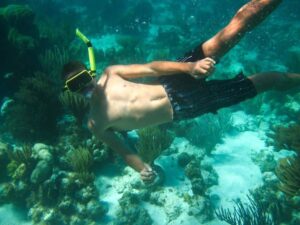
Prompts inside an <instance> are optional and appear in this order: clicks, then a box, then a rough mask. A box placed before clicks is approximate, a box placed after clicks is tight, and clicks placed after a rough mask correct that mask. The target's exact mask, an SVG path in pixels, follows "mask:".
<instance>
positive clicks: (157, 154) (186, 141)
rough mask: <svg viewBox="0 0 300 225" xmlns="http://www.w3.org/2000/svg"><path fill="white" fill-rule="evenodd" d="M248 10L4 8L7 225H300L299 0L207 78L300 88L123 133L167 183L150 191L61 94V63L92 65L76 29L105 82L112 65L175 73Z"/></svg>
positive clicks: (63, 4)
mask: <svg viewBox="0 0 300 225" xmlns="http://www.w3.org/2000/svg"><path fill="white" fill-rule="evenodd" d="M269 1H270V2H279V1H276V0H269ZM256 2H268V1H265V0H262V1H260V0H257V1H256ZM246 3H248V1H244V0H236V1H228V0H220V1H217V0H211V1H204V0H188V1H185V2H183V1H178V0H172V1H171V0H165V1H162V2H161V1H157V0H152V1H150V0H138V1H133V0H102V1H96V0H90V1H82V0H73V1H70V0H65V1H62V0H51V1H44V0H22V1H21V0H14V1H6V0H4V1H1V2H0V61H1V63H0V106H1V113H0V225H14V224H18V225H25V224H26V225H31V224H32V225H33V224H38V225H44V224H47V225H91V224H95V225H140V224H143V225H150V224H152V225H179V224H180V225H198V224H199V225H226V224H231V225H263V224H267V225H271V224H274V225H277V224H278V225H279V224H281V225H287V224H289V225H299V224H300V212H299V209H300V182H299V180H300V173H299V168H300V158H299V154H300V147H299V146H300V144H299V135H300V122H299V118H300V114H299V110H300V94H299V88H298V87H297V85H296V84H297V76H298V75H297V73H298V74H300V47H299V46H300V39H299V37H300V23H299V21H300V2H299V0H289V1H282V2H281V4H279V5H278V7H276V9H272V10H271V11H272V12H271V13H270V14H269V15H268V16H266V18H265V19H264V20H263V21H262V22H260V23H259V24H256V26H255V27H254V28H253V29H251V30H249V32H247V33H246V34H245V35H244V36H243V37H242V38H241V40H240V41H239V42H238V43H236V45H235V46H234V47H233V48H232V49H230V51H229V52H228V53H227V54H225V55H224V56H223V57H222V58H221V59H220V60H218V63H217V64H216V68H215V71H214V73H212V75H211V76H210V77H209V78H208V79H209V80H214V79H222V80H224V79H230V78H233V77H235V76H236V75H237V74H239V73H241V72H243V73H244V74H245V75H246V76H251V75H253V74H256V73H260V72H266V71H277V72H289V73H294V76H295V77H296V78H295V79H294V80H293V81H292V83H290V84H289V85H290V86H292V84H295V85H294V86H295V87H294V88H292V89H290V90H286V91H282V92H275V91H270V92H266V93H263V94H260V95H258V96H256V97H255V98H253V99H249V100H247V101H244V102H241V103H239V104H236V105H233V106H230V107H227V108H223V109H220V110H218V112H217V113H208V114H205V115H201V116H198V117H196V118H193V119H189V120H183V121H180V122H174V123H168V124H165V125H161V126H154V127H150V128H149V127H148V128H145V129H137V130H132V131H130V132H127V134H125V133H118V134H117V135H119V136H120V138H122V139H124V145H128V146H130V148H132V150H133V152H136V153H137V154H138V155H139V156H140V157H141V158H142V159H143V160H144V161H147V162H149V163H150V164H151V166H152V167H153V168H154V170H155V171H156V172H157V174H158V175H157V177H156V179H155V180H154V181H153V182H152V183H150V184H147V183H144V182H142V181H141V179H140V175H139V173H138V172H136V171H134V170H133V169H132V168H130V167H129V166H128V165H126V164H125V163H124V160H122V158H121V157H120V156H118V155H117V154H116V153H114V151H113V150H112V149H110V147H109V146H107V145H106V144H105V143H102V142H101V141H100V140H98V139H97V138H96V137H94V136H93V135H92V134H91V132H90V131H89V130H88V128H87V126H86V123H87V115H88V110H89V106H88V103H87V101H86V100H85V99H84V98H82V96H80V95H75V94H70V93H68V92H64V93H63V92H62V88H63V86H64V84H63V81H62V78H61V71H62V67H63V65H64V64H65V63H67V62H68V61H71V60H79V61H82V62H84V63H85V64H86V65H88V66H89V58H88V51H87V47H86V45H85V44H84V43H83V42H82V41H81V40H80V39H79V38H78V37H76V35H75V29H76V28H78V29H80V30H81V31H82V33H83V34H84V35H86V36H87V37H88V38H89V39H90V41H91V42H92V44H93V48H94V52H95V59H96V65H97V78H100V77H101V73H102V71H104V70H105V68H106V67H108V66H111V65H119V64H122V65H123V64H143V63H147V62H151V61H158V60H160V61H175V60H176V59H177V58H179V57H182V56H184V54H185V53H186V52H189V51H191V50H192V49H193V48H195V47H196V46H198V45H199V44H200V43H203V42H205V41H206V40H208V39H210V38H211V37H213V36H214V35H215V34H216V33H217V32H219V31H220V30H222V29H223V28H224V27H225V26H226V25H227V24H228V23H229V22H230V20H231V19H232V18H233V16H234V15H235V13H236V12H237V11H238V10H239V9H240V8H241V7H242V6H243V5H244V4H246ZM272 4H273V3H272ZM299 76H300V75H299ZM298 81H299V78H298ZM132 82H143V83H148V84H153V83H154V82H155V80H153V79H137V80H133V81H132ZM274 82H275V81H274ZM200 98H201V96H199V99H200Z"/></svg>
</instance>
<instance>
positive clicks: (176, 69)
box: [105, 58, 215, 79]
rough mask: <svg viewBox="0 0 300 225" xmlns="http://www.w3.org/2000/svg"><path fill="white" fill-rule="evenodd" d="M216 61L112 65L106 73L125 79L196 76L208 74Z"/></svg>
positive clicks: (206, 59) (207, 59)
mask: <svg viewBox="0 0 300 225" xmlns="http://www.w3.org/2000/svg"><path fill="white" fill-rule="evenodd" d="M214 65H215V61H214V60H213V59H211V58H205V59H202V60H199V61H197V62H171V61H153V62H150V63H147V64H132V65H116V66H110V67H108V68H107V69H106V71H105V73H106V74H108V75H114V74H116V75H119V76H121V77H123V78H125V79H132V78H139V77H151V76H152V77H157V76H162V75H173V74H183V76H184V74H190V75H191V76H193V77H195V78H201V77H205V76H208V75H209V74H211V72H212V71H213V69H214Z"/></svg>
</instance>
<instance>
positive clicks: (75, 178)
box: [0, 143, 107, 225]
mask: <svg viewBox="0 0 300 225" xmlns="http://www.w3.org/2000/svg"><path fill="white" fill-rule="evenodd" d="M86 151H88V150H86V149H84V148H81V149H77V151H75V153H77V154H74V155H71V156H70V157H71V158H72V157H73V158H72V160H73V162H72V165H73V167H72V168H71V167H70V166H69V168H66V169H65V170H64V169H62V168H61V165H62V164H61V163H60V161H59V160H58V158H57V153H58V152H59V151H58V149H57V148H54V147H52V146H48V145H45V144H41V143H37V144H35V145H34V146H33V147H32V148H31V147H29V146H24V147H23V148H15V149H13V150H8V151H7V152H8V158H9V163H8V165H7V170H8V173H9V178H10V179H9V180H7V181H5V182H4V183H3V188H1V189H0V203H8V202H9V203H14V204H15V205H19V206H21V207H22V208H26V209H28V215H29V218H31V219H32V221H33V223H34V224H42V223H46V224H53V225H54V224H78V223H79V222H80V224H84V225H85V224H93V223H95V221H96V220H99V219H101V218H102V217H103V215H104V214H105V213H106V212H107V208H106V207H105V205H104V204H103V203H102V202H99V200H98V197H99V193H98V190H97V189H96V187H95V185H94V184H93V181H94V176H90V174H92V171H91V167H90V165H92V162H93V158H92V155H91V154H90V153H87V152H86ZM76 157H82V158H76ZM60 158H66V156H60ZM71 170H74V171H75V172H74V171H71ZM80 173H81V175H78V174H80ZM84 173H89V175H88V176H86V175H85V174H84ZM86 177H88V178H89V179H86Z"/></svg>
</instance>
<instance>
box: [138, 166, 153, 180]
mask: <svg viewBox="0 0 300 225" xmlns="http://www.w3.org/2000/svg"><path fill="white" fill-rule="evenodd" d="M140 176H141V179H142V180H143V181H144V182H151V181H153V180H154V178H155V176H156V172H155V171H154V170H153V169H152V168H151V167H150V166H149V165H147V164H145V168H144V169H143V170H142V171H141V172H140Z"/></svg>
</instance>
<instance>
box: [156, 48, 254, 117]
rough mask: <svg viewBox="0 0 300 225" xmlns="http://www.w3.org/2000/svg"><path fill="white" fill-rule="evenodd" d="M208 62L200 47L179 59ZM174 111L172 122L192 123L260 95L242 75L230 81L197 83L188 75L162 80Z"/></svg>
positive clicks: (203, 80)
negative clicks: (183, 121)
mask: <svg viewBox="0 0 300 225" xmlns="http://www.w3.org/2000/svg"><path fill="white" fill-rule="evenodd" d="M203 58H205V56H204V54H203V51H202V48H201V45H200V46H198V47H196V48H195V49H194V50H193V51H191V52H189V53H187V54H186V55H185V57H183V58H180V59H178V60H177V61H180V62H195V61H197V60H200V59H203ZM159 81H160V83H161V84H162V85H163V86H164V88H165V90H166V92H167V94H168V96H169V99H170V102H171V105H172V107H173V120H174V121H178V120H183V119H191V118H194V117H197V116H200V115H202V114H205V113H216V112H217V110H218V109H220V108H223V107H228V106H231V105H234V104H237V103H239V102H241V101H244V100H246V99H249V98H253V97H254V96H255V95H257V92H256V89H255V87H254V85H253V83H252V81H251V80H249V79H248V78H247V77H245V76H244V75H243V74H239V75H237V76H236V77H234V78H232V79H228V80H209V81H206V80H205V79H201V80H196V79H194V78H193V77H192V76H190V75H188V74H175V75H172V76H161V77H159Z"/></svg>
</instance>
